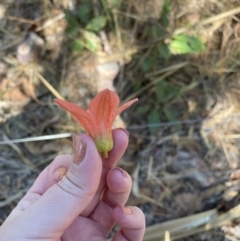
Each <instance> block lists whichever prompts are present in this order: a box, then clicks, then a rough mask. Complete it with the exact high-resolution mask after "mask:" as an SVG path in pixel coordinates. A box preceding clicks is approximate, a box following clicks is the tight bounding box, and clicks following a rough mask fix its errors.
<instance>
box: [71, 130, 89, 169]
mask: <svg viewBox="0 0 240 241" xmlns="http://www.w3.org/2000/svg"><path fill="white" fill-rule="evenodd" d="M85 155H86V143H85V141H84V140H82V139H81V138H80V136H78V135H73V162H74V163H76V164H77V165H79V164H80V163H81V162H82V161H83V159H84V157H85Z"/></svg>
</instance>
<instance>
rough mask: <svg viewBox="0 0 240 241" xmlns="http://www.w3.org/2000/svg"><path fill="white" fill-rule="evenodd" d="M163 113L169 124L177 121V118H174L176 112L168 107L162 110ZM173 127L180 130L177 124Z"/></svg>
mask: <svg viewBox="0 0 240 241" xmlns="http://www.w3.org/2000/svg"><path fill="white" fill-rule="evenodd" d="M163 112H164V114H165V115H166V117H167V119H168V121H169V122H174V121H178V119H177V116H176V111H174V110H173V109H171V108H170V107H168V108H164V109H163ZM174 127H175V129H176V130H179V129H180V125H179V124H177V125H175V126H174Z"/></svg>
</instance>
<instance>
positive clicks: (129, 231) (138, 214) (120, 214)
mask: <svg viewBox="0 0 240 241" xmlns="http://www.w3.org/2000/svg"><path fill="white" fill-rule="evenodd" d="M128 208H130V209H131V211H132V214H125V213H124V211H123V208H122V207H116V208H115V209H114V211H113V216H114V218H115V220H116V223H117V224H118V225H119V226H120V227H121V229H120V230H119V231H118V232H117V233H116V235H115V236H114V238H113V239H112V241H142V239H143V236H144V232H145V225H146V224H145V217H144V214H143V212H142V210H141V209H139V208H137V207H128Z"/></svg>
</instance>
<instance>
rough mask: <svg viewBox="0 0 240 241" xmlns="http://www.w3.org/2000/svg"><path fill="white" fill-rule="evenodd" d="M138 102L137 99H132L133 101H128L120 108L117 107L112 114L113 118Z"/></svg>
mask: <svg viewBox="0 0 240 241" xmlns="http://www.w3.org/2000/svg"><path fill="white" fill-rule="evenodd" d="M137 101H138V98H136V99H133V100H130V101H128V102H127V103H125V104H123V105H122V106H121V107H119V108H118V109H117V110H116V111H115V113H114V118H115V117H116V116H117V115H119V114H120V113H121V112H123V111H124V110H125V109H127V108H128V107H130V106H131V105H132V104H133V103H135V102H137Z"/></svg>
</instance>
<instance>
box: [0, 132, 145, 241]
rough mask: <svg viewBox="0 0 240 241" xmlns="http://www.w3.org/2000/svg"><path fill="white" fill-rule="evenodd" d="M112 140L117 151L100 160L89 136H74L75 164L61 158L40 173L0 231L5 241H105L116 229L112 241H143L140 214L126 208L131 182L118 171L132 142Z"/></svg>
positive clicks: (123, 137)
mask: <svg viewBox="0 0 240 241" xmlns="http://www.w3.org/2000/svg"><path fill="white" fill-rule="evenodd" d="M113 138H114V148H113V149H112V151H111V152H109V156H108V158H103V159H102V158H101V157H100V155H99V153H98V152H97V150H96V147H95V144H94V142H93V141H92V139H91V138H90V137H89V136H87V135H76V136H75V138H74V143H73V146H74V148H73V153H74V155H73V156H74V158H73V156H71V155H61V156H58V157H57V158H56V159H55V160H54V161H53V162H52V163H51V164H50V165H49V166H48V167H46V168H45V169H44V170H43V171H42V172H41V173H40V175H39V176H38V178H37V179H36V181H35V182H34V184H33V186H32V187H31V188H30V190H29V191H28V192H27V194H26V195H25V196H24V197H23V199H22V200H21V201H20V202H19V203H18V205H17V207H16V208H15V209H14V210H13V211H12V213H11V214H10V215H9V217H8V218H7V219H6V220H5V222H4V223H3V225H2V226H1V228H0V237H1V241H10V240H11V241H13V240H18V241H26V240H28V241H36V240H38V241H39V240H42V241H45V240H47V241H59V240H61V241H104V240H106V237H107V236H108V234H109V232H110V231H111V229H112V227H113V225H114V224H115V223H117V224H118V225H119V226H120V229H119V231H118V232H117V233H116V235H115V236H114V238H113V239H112V240H113V241H126V240H127V241H140V240H142V238H143V234H144V230H145V218H144V215H143V213H142V211H141V210H140V209H139V208H137V207H124V205H125V203H126V201H127V199H128V197H129V194H130V190H131V185H132V181H131V177H130V176H129V175H128V174H127V172H125V171H124V170H122V169H120V168H114V166H115V165H116V163H117V162H118V160H119V159H120V158H121V156H122V155H123V153H124V151H125V150H126V147H127V145H128V136H127V134H126V132H125V131H123V130H122V129H116V130H113ZM81 140H82V142H81ZM73 159H74V160H75V162H80V163H79V164H76V163H75V162H73ZM113 168H114V169H113ZM65 174H66V175H65Z"/></svg>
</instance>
